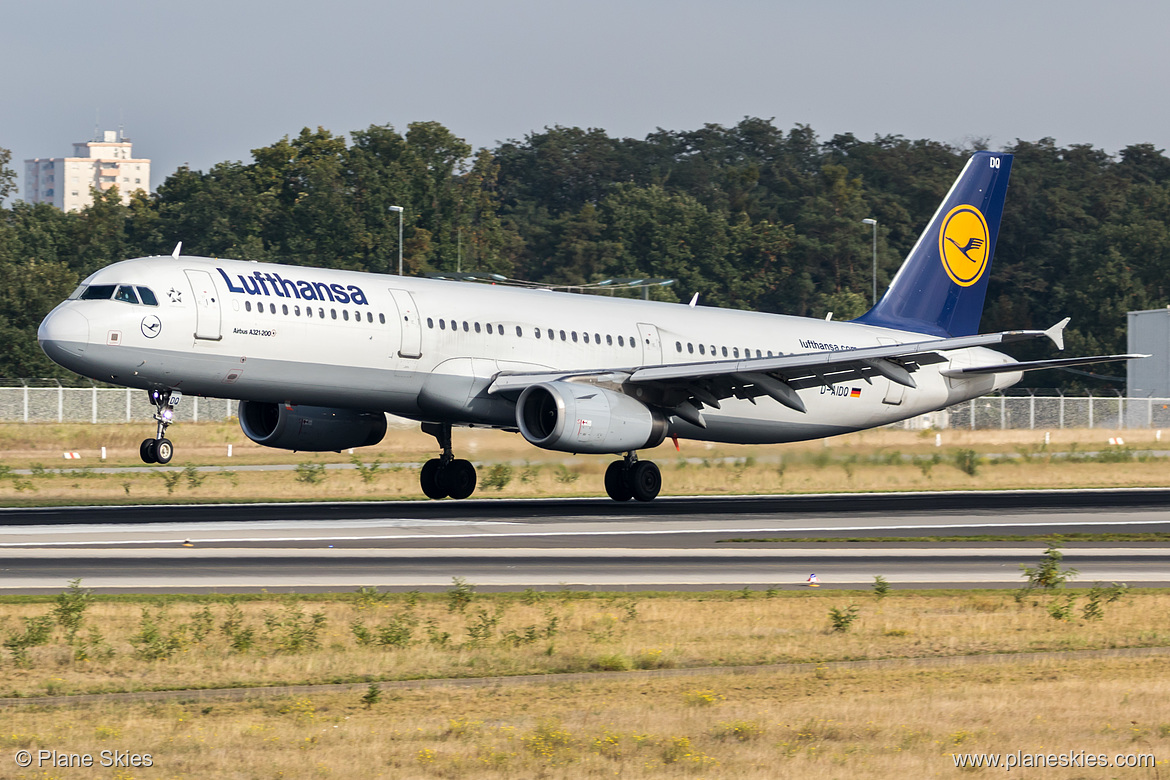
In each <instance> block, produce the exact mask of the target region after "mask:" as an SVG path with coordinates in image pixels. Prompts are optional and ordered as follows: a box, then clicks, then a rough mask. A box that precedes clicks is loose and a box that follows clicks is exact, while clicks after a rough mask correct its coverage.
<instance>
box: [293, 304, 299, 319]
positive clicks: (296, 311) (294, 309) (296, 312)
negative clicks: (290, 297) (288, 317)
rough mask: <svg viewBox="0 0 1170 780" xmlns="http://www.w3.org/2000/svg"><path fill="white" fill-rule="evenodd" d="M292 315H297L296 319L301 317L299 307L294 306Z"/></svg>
mask: <svg viewBox="0 0 1170 780" xmlns="http://www.w3.org/2000/svg"><path fill="white" fill-rule="evenodd" d="M293 314H295V315H297V316H298V317H299V316H301V307H300V306H294V307H293Z"/></svg>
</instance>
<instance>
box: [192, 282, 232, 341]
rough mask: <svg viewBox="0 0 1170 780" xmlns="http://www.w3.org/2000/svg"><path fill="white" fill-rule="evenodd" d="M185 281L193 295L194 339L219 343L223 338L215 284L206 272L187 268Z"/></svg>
mask: <svg viewBox="0 0 1170 780" xmlns="http://www.w3.org/2000/svg"><path fill="white" fill-rule="evenodd" d="M183 273H185V274H187V281H189V282H190V283H191V290H192V292H194V293H195V338H197V339H204V340H206V341H219V340H220V339H222V338H223V333H222V332H221V330H220V312H219V293H218V292H217V291H216V289H215V282H214V281H212V279H211V274H209V273H208V272H207V271H198V270H195V269H193V268H188V269H186V270H185V271H183Z"/></svg>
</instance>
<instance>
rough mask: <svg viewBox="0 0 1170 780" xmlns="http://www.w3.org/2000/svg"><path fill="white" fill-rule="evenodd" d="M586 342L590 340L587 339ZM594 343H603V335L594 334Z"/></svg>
mask: <svg viewBox="0 0 1170 780" xmlns="http://www.w3.org/2000/svg"><path fill="white" fill-rule="evenodd" d="M585 340H586V341H588V340H589V339H585ZM593 343H594V344H600V343H601V334H600V333H594V334H593Z"/></svg>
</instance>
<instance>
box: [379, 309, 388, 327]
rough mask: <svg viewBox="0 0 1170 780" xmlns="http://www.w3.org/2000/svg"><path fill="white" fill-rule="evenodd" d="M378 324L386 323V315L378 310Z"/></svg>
mask: <svg viewBox="0 0 1170 780" xmlns="http://www.w3.org/2000/svg"><path fill="white" fill-rule="evenodd" d="M378 324H379V325H385V324H386V315H385V314H383V313H382V312H378Z"/></svg>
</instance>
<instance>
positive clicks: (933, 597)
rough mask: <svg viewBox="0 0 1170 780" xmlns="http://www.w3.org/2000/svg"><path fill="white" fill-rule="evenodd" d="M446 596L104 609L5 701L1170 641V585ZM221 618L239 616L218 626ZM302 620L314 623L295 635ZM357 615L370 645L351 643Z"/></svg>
mask: <svg viewBox="0 0 1170 780" xmlns="http://www.w3.org/2000/svg"><path fill="white" fill-rule="evenodd" d="M745 595H748V596H749V597H748V598H744V596H745ZM450 598H451V596H450V594H449V593H448V594H422V595H419V594H396V595H384V594H379V595H378V596H377V597H373V596H369V595H367V596H366V597H360V596H358V595H357V594H348V595H340V596H328V595H327V596H321V597H314V598H312V599H309V598H305V599H297V598H296V597H277V596H264V597H259V598H257V599H256V600H241V601H239V602H238V603H237V604H235V605H234V606H233V604H232V603H230V602H227V601H225V600H224V599H223V598H222V597H221V598H220V599H219V601H214V602H213V601H211V600H210V599H209V600H205V601H204V602H202V603H201V602H200V601H199V599H198V598H197V597H190V598H186V599H180V600H173V601H172V602H171V603H169V605H168V606H167V607H166V610H165V612H164V613H163V614H159V613H158V606H157V604H159V603H160V602H161V601H162V600H161V599H151V598H150V597H141V598H139V599H138V600H137V601H128V600H99V601H98V602H97V603H94V604H92V605H91V606H90V607H89V609H88V611H87V612H86V613H85V620H86V626H85V627H84V628H83V629H82V630H80V631H79V632H78V634H77V639H76V640H75V641H74V642H73V643H72V644H69V643H68V642H67V641H66V638H65V635H64V630H63V629H62V628H61V627H56V628H54V630H53V634H52V637H51V639H50V641H49V642H48V643H47V644H46V645H43V646H36V647H32V648H30V649H29V650H28V654H29V655H28V659H27V662H25V663H19V662H18V661H19V660H20V659H18V658H17V657H16V656H15V654H13V653H11V652H4V660H3V661H2V662H0V695H20V696H37V695H45V694H51V695H55V694H66V693H95V692H110V691H129V690H160V689H183V688H199V687H238V686H249V685H273V684H299V683H331V682H355V681H356V682H363V681H370V680H384V679H385V680H389V679H416V678H444V677H486V676H497V675H518V674H539V673H554V672H582V671H593V670H608V671H622V670H627V669H655V668H670V667H675V668H679V667H700V666H707V665H717V666H731V665H754V664H769V663H785V662H820V661H833V660H853V659H869V658H900V657H929V656H951V655H966V654H978V653H1004V652H1006V653H1012V652H1031V651H1041V650H1080V649H1091V648H1112V647H1139V646H1165V645H1170V593H1165V592H1160V591H1153V590H1148V591H1138V592H1134V593H1132V594H1130V595H1127V596H1126V597H1125V598H1124V600H1123V601H1121V602H1119V603H1115V604H1110V605H1108V606H1106V607H1105V617H1104V619H1102V620H1097V621H1086V620H1083V619H1081V618H1082V608H1083V605H1084V603H1085V602H1086V596H1085V594H1084V592H1083V591H1082V592H1080V594H1079V603H1078V605H1077V608H1076V609H1075V610H1074V613H1073V614H1074V619H1073V620H1071V621H1068V622H1064V621H1060V620H1055V619H1053V618H1052V617H1049V615H1048V613H1047V606H1048V604H1049V603H1050V599H1049V597H1046V596H1045V597H1037V598H1035V599H1034V598H1032V597H1029V598H1027V599H1025V600H1024V601H1023V602H1022V603H1018V602H1017V601H1016V599H1015V598H1014V596H1013V594H1012V593H1011V592H1005V591H971V592H965V593H958V594H956V593H949V592H939V593H931V594H922V593H914V592H898V593H892V594H891V595H889V596H887V597H886V598H885V599H884V600H881V601H880V602H879V601H878V600H877V599H875V598H874V596H873V595H871V594H868V593H865V592H861V591H855V592H833V593H820V592H803V591H802V592H775V593H774V594H772V597H769V594H767V593H762V592H759V591H756V592H754V593H750V594H744V593H743V592H740V591H730V592H727V591H725V592H715V593H705V594H685V593H678V594H657V595H637V596H630V595H616V594H588V593H571V592H564V593H559V594H536V593H531V592H529V593H526V594H476V595H474V596H473V599H472V601H471V603H470V604H469V605H468V606H467V607H466V609H465V611H463V612H460V611H452V610H451V609H450V606H449V602H450ZM415 600H417V603H416V604H415V606H411V602H412V601H415ZM6 601H7V603H2V604H0V637H3V638H5V639H6V640H7V639H10V638H11V637H12V636H14V635H17V634H19V633H20V631H21V630H23V626H24V625H25V622H24V621H25V620H26V619H28V618H35V617H36V616H38V615H45V614H47V613H49V612H50V609H51V606H50V605H46V604H44V603H29V600H28V599H23V600H21V599H10V600H6ZM1034 602H1035V603H1034ZM850 603H855V604H858V605H859V606H860V617H859V619H858V620H857V621H856V623H854V625H853V627H852V628H851V630H849V631H848V632H845V633H840V632H832V631H831V630H830V620H829V616H828V611H829V608H830V607H844V606H846V605H848V604H850ZM144 609H146V610H147V611H148V615H149V616H150V619H151V621H152V622H153V624H154V625H155V626H156V627H157V630H158V637H157V638H156V640H155V642H154V643H153V644H152V643H151V642H150V641H148V640H147V639H145V638H139V639H135V637H136V635H139V636H140V637H141V636H142V635H144V634H145V633H147V632H146V631H145V630H144V629H145V624H144V623H143V622H142V615H143V610H144ZM233 609H238V610H239V612H240V614H239V615H238V616H237V618H235V620H236V622H237V625H236V626H235V627H234V629H232V630H231V631H228V630H225V627H224V626H225V623H229V622H231V620H232V616H231V614H232V610H233ZM314 613H320V614H321V615H322V616H323V617H322V619H321V620H322V625H321V627H320V628H319V629H318V630H317V631H316V632H315V634H314V636H313V640H314V641H306V636H307V635H308V633H312V632H310V631H309V626H310V624H311V620H312V615H313V614H314ZM201 621H202V622H203V624H204V625H203V629H202V632H201V630H200V628H199V624H200V622H201ZM355 621H360V622H361V624H363V625H364V627H365V629H366V630H367V631H368V632H369V635H370V642H369V643H367V644H363V643H362V642H361V641H360V639H359V633H360V631H355V630H354V625H355ZM493 621H494V622H493ZM404 627H405V628H404ZM91 629H93V630H96V631H97V632H98V633H99V634H100V636H97V635H91V633H90V631H91ZM244 630H251V632H252V639H251V643H250V644H248V643H236V644H235V645H233V640H232V636H238V635H240V632H241V631H244ZM477 630H478V632H479V633H478V635H477V634H476V632H477ZM204 632H205V633H204ZM444 635H446V636H445V637H444ZM380 642H381V643H380ZM298 644H299V645H300V646H298ZM314 645H316V646H314Z"/></svg>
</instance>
